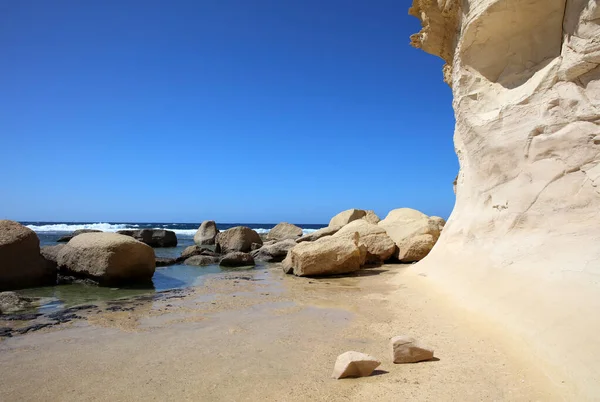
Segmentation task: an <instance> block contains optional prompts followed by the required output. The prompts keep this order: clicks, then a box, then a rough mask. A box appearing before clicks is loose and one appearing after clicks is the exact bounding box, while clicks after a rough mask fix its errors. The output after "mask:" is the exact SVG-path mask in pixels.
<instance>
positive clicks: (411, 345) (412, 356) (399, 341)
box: [390, 335, 433, 363]
mask: <svg viewBox="0 0 600 402" xmlns="http://www.w3.org/2000/svg"><path fill="white" fill-rule="evenodd" d="M390 348H391V349H392V361H393V362H394V363H417V362H422V361H425V360H431V359H433V349H430V348H428V347H427V346H424V345H422V344H420V343H419V342H418V341H417V340H416V339H414V338H411V337H409V336H404V335H401V336H395V337H393V338H392V340H391V341H390Z"/></svg>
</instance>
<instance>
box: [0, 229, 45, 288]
mask: <svg viewBox="0 0 600 402" xmlns="http://www.w3.org/2000/svg"><path fill="white" fill-rule="evenodd" d="M55 281H56V270H54V271H52V269H49V267H48V265H47V264H46V261H45V260H44V258H42V256H41V254H40V240H39V239H38V237H37V235H36V234H35V232H34V231H33V230H31V229H29V228H27V227H25V226H23V225H21V224H20V223H17V222H14V221H9V220H0V290H12V289H22V288H27V287H32V286H42V285H50V284H53V283H54V282H55Z"/></svg>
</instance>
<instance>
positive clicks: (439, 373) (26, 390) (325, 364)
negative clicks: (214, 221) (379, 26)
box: [0, 266, 569, 401]
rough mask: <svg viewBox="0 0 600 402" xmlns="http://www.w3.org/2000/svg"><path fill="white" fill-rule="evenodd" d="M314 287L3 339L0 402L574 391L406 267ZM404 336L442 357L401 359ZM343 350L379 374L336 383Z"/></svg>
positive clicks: (487, 396)
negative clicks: (375, 366)
mask: <svg viewBox="0 0 600 402" xmlns="http://www.w3.org/2000/svg"><path fill="white" fill-rule="evenodd" d="M361 272H362V274H361V275H360V276H353V277H347V278H326V279H307V278H296V277H291V276H285V275H283V273H281V271H280V270H279V269H276V268H274V267H273V268H270V269H263V270H255V271H252V272H245V273H232V274H228V275H224V276H223V275H220V276H219V275H215V276H213V277H211V278H210V279H209V280H207V282H206V283H205V285H204V286H202V287H199V288H196V289H193V290H191V291H190V292H189V293H188V294H187V295H186V296H185V297H183V298H181V299H169V300H159V301H149V302H146V303H144V304H143V305H140V306H137V307H136V308H135V309H134V310H132V311H120V312H106V311H103V312H99V313H98V312H90V313H89V314H88V315H87V318H88V319H87V320H85V321H84V320H81V321H77V322H74V323H71V324H65V325H62V326H60V327H58V328H55V329H50V330H47V331H45V332H43V331H40V332H36V333H32V334H27V335H23V336H17V337H14V338H9V339H6V340H4V341H1V342H0V400H1V401H131V400H157V401H164V400H177V401H181V400H202V401H213V400H219V401H222V400H225V401H257V400H272V401H310V400H312V401H338V400H339V401H348V400H368V401H401V400H406V399H408V400H414V401H484V400H485V401H492V400H493V401H503V400H505V401H552V400H568V399H569V398H568V395H569V386H568V384H564V383H561V384H555V383H551V382H550V381H549V380H548V377H547V375H546V374H547V373H546V370H547V367H545V366H542V363H541V362H539V361H538V360H536V359H533V358H531V357H530V356H529V355H528V354H527V353H526V351H524V350H523V349H522V348H520V347H518V345H516V344H515V343H514V341H513V340H511V341H508V340H507V339H509V338H507V337H505V336H504V334H503V332H502V328H498V327H494V326H492V325H491V324H489V323H488V322H486V321H485V318H483V317H477V316H474V315H468V314H466V313H465V312H464V310H460V309H458V308H457V307H454V306H453V305H452V304H451V303H449V302H448V301H447V299H446V298H444V296H443V295H442V294H441V293H439V292H438V291H437V290H436V289H435V288H433V287H432V286H431V285H430V284H429V283H428V279H427V277H424V276H419V275H415V274H413V273H412V272H413V270H412V269H411V267H410V266H383V267H380V268H374V269H368V270H363V271H361ZM400 334H407V335H411V336H414V337H416V338H419V339H420V340H422V341H423V342H425V343H426V344H429V345H430V346H432V347H433V348H434V349H435V356H436V357H437V358H438V360H436V361H430V362H424V363H418V364H411V365H394V364H392V363H391V360H390V353H391V352H390V350H389V345H388V342H389V339H390V338H391V337H393V336H395V335H400ZM348 350H356V351H360V352H365V353H368V354H371V355H374V356H376V357H379V358H380V359H381V360H382V365H381V366H380V367H379V371H377V372H376V373H375V374H376V375H374V376H371V377H368V378H360V379H345V380H337V381H336V380H333V379H331V378H330V375H331V371H332V369H333V364H334V362H335V358H336V357H337V355H338V354H340V353H343V352H345V351H348Z"/></svg>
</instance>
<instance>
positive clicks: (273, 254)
mask: <svg viewBox="0 0 600 402" xmlns="http://www.w3.org/2000/svg"><path fill="white" fill-rule="evenodd" d="M297 244H298V243H296V241H295V240H293V239H287V240H283V241H280V242H277V243H274V244H270V245H267V246H262V247H261V248H260V249H258V250H254V251H252V253H251V254H252V257H254V259H255V260H256V261H264V262H281V261H283V260H284V259H285V257H286V256H287V254H288V251H290V250H291V249H292V248H294V247H295V246H296V245H297Z"/></svg>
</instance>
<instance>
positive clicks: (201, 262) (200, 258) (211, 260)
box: [183, 255, 221, 267]
mask: <svg viewBox="0 0 600 402" xmlns="http://www.w3.org/2000/svg"><path fill="white" fill-rule="evenodd" d="M220 260H221V259H220V258H219V257H214V256H210V255H195V256H193V257H190V258H188V259H186V260H185V261H184V262H183V263H184V264H185V265H192V266H196V267H203V266H206V265H215V264H218V263H219V261H220Z"/></svg>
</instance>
